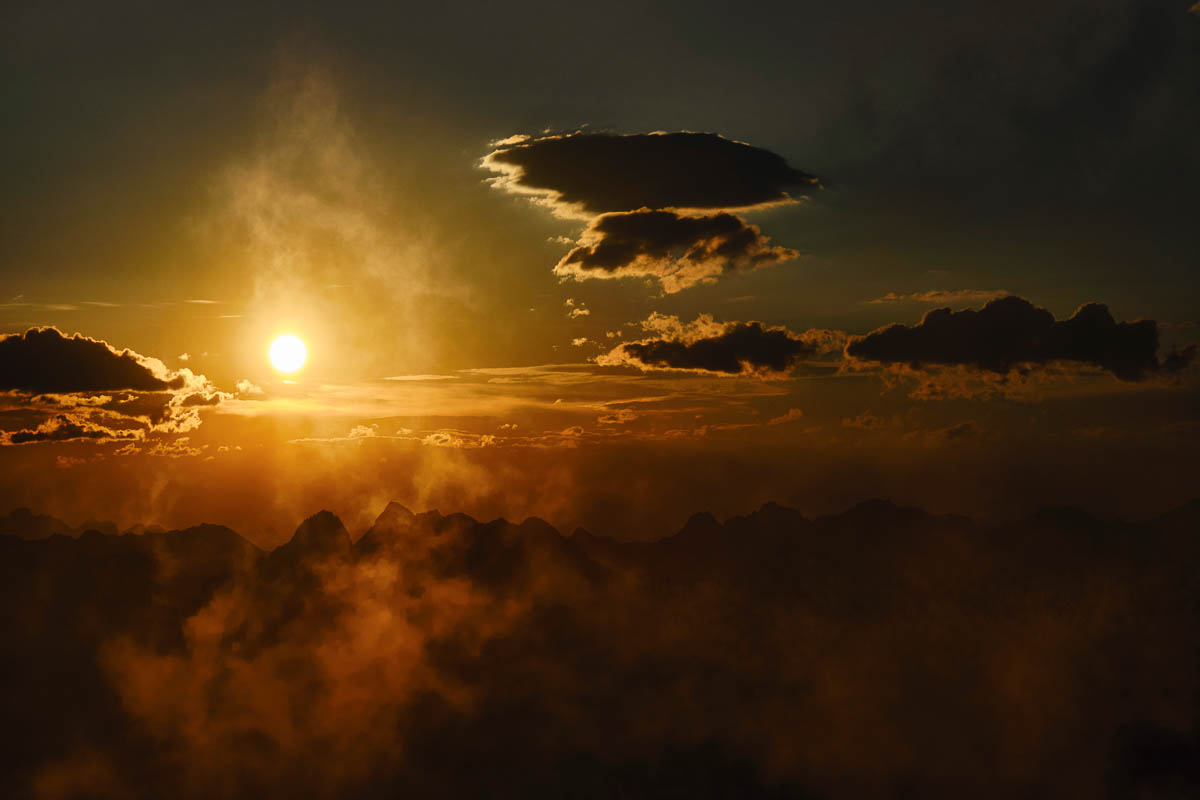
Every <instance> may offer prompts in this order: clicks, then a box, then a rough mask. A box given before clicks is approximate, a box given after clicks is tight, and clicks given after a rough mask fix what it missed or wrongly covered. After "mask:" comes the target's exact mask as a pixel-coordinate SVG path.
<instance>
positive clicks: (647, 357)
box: [596, 314, 826, 377]
mask: <svg viewBox="0 0 1200 800" xmlns="http://www.w3.org/2000/svg"><path fill="white" fill-rule="evenodd" d="M643 327H645V328H646V329H647V330H650V331H653V332H655V333H657V334H658V335H657V336H655V337H653V338H648V339H641V340H639V341H634V342H624V343H622V344H619V345H617V346H616V347H614V348H613V349H612V350H610V351H609V352H608V353H605V354H604V355H601V356H600V357H598V358H597V359H596V361H597V363H599V364H603V365H609V366H615V365H628V366H634V367H638V368H639V369H642V370H656V369H665V370H685V371H690V372H709V373H717V374H722V375H755V376H759V377H772V376H778V375H782V374H785V373H787V372H788V371H789V370H791V369H792V368H793V367H794V366H796V364H798V363H799V362H800V361H802V360H804V359H805V358H808V357H809V356H812V355H813V354H815V353H817V352H818V349H819V348H818V345H817V344H816V343H814V341H813V340H812V339H811V338H810V337H809V336H808V334H807V333H802V334H796V333H792V332H791V331H789V330H787V329H786V328H782V327H769V326H765V325H763V323H761V322H753V321H751V322H716V321H714V320H713V318H712V317H711V316H708V315H701V316H699V317H697V318H696V319H695V320H694V321H693V322H691V323H686V324H685V323H681V322H680V321H679V318H678V317H670V316H665V315H662V314H652V315H651V316H650V318H649V319H648V320H647V321H646V322H645V323H643ZM817 333H819V334H824V333H826V332H825V331H818V332H817Z"/></svg>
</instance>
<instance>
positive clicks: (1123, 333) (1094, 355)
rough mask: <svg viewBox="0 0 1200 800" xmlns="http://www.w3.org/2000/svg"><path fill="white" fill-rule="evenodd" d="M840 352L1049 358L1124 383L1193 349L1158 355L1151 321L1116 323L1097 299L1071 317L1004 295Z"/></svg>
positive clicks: (938, 360) (947, 360)
mask: <svg viewBox="0 0 1200 800" xmlns="http://www.w3.org/2000/svg"><path fill="white" fill-rule="evenodd" d="M846 354H847V355H848V356H850V357H852V358H855V359H859V360H862V361H875V362H880V363H884V364H908V365H911V366H913V367H918V368H919V367H921V366H923V365H927V364H930V365H963V366H969V367H974V368H977V369H981V370H986V371H989V372H995V373H1007V372H1009V371H1010V370H1013V369H1015V368H1019V367H1022V366H1027V365H1033V366H1037V365H1045V364H1049V363H1051V362H1055V361H1065V362H1074V363H1078V364H1087V365H1090V366H1094V367H1099V368H1100V369H1103V370H1106V371H1108V372H1110V373H1112V374H1113V375H1114V376H1116V377H1117V378H1119V379H1120V380H1123V381H1139V380H1143V379H1145V378H1147V377H1149V376H1151V375H1154V374H1161V373H1170V372H1177V371H1178V370H1180V369H1182V368H1184V367H1186V366H1187V365H1188V364H1190V363H1191V362H1192V360H1193V359H1194V356H1195V347H1194V346H1192V347H1189V348H1187V349H1185V350H1181V351H1178V352H1174V353H1172V354H1170V355H1169V356H1167V358H1166V359H1164V360H1163V361H1161V362H1160V361H1159V359H1158V326H1157V324H1156V323H1155V322H1154V321H1153V320H1138V321H1136V322H1117V321H1116V320H1114V319H1113V316H1112V314H1111V313H1109V310H1108V307H1107V306H1106V305H1103V304H1101V303H1089V304H1087V305H1085V306H1082V307H1080V308H1079V310H1077V311H1076V312H1075V313H1074V314H1073V315H1071V317H1070V318H1069V319H1065V320H1055V319H1054V315H1053V314H1051V313H1050V312H1049V311H1047V310H1046V309H1044V308H1039V307H1037V306H1035V305H1033V304H1032V303H1030V302H1029V301H1028V300H1025V299H1023V298H1020V297H1015V296H1009V297H1004V298H1000V299H997V300H992V301H991V302H989V303H987V304H986V305H984V306H983V307H982V308H980V309H965V310H962V311H951V310H950V309H949V308H938V309H934V310H932V311H929V312H928V313H926V314H925V316H924V317H923V318H922V319H921V321H920V322H919V323H918V324H916V325H913V326H911V327H910V326H907V325H902V324H894V325H889V326H887V327H885V328H880V329H879V330H876V331H874V332H872V333H869V334H867V335H866V336H861V337H854V338H852V339H851V340H850V341H849V343H848V344H847V345H846Z"/></svg>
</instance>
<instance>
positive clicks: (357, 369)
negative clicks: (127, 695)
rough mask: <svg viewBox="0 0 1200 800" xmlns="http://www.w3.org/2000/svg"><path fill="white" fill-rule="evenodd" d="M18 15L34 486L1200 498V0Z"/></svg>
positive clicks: (19, 462) (671, 511) (623, 496)
mask: <svg viewBox="0 0 1200 800" xmlns="http://www.w3.org/2000/svg"><path fill="white" fill-rule="evenodd" d="M3 14H4V24H3V25H2V26H0V28H2V30H3V34H2V35H3V37H4V52H5V58H4V66H3V71H2V73H0V80H2V85H3V90H4V98H5V102H6V107H7V113H6V117H7V119H8V120H9V124H7V125H5V126H4V127H3V130H0V137H2V139H0V142H2V152H3V156H2V158H3V159H4V163H3V173H4V175H5V180H4V181H3V182H2V185H0V192H2V194H3V208H4V213H3V214H2V215H0V334H3V335H5V337H6V338H5V339H3V340H0V392H3V395H2V396H0V403H2V404H3V405H2V407H0V430H2V431H3V433H2V436H0V465H2V466H3V475H4V477H3V478H0V507H7V508H11V507H17V506H29V507H31V508H34V509H36V510H38V511H41V512H45V513H52V514H55V515H56V516H59V517H61V518H63V519H68V520H69V521H71V522H72V524H75V523H77V522H79V521H82V520H83V519H85V518H86V517H89V516H95V517H100V518H105V519H113V520H116V521H118V522H119V523H120V524H122V525H129V524H133V523H136V522H145V523H161V524H164V525H167V526H186V525H192V524H197V523H200V522H213V523H220V524H228V525H231V526H233V527H235V528H236V529H237V530H239V531H241V532H243V534H244V535H246V536H247V537H248V538H250V539H251V540H252V541H254V542H255V543H256V544H259V545H260V546H274V545H276V544H279V543H280V542H282V541H285V540H286V539H287V538H288V537H289V536H290V535H291V531H292V529H293V528H294V526H295V523H296V520H297V519H298V518H299V517H301V516H303V515H307V514H309V513H312V512H315V511H316V510H318V509H321V508H331V509H332V510H334V511H336V512H338V513H339V514H340V515H342V518H343V519H344V520H345V521H346V524H347V526H348V527H349V528H350V529H351V530H354V531H361V530H363V529H365V528H366V527H367V526H368V525H369V524H370V522H371V520H373V519H374V517H375V515H376V514H378V513H379V510H380V509H382V508H383V507H384V506H385V505H386V503H387V502H388V501H390V500H399V501H401V502H403V503H405V504H406V505H408V506H410V507H412V508H416V509H425V508H441V509H442V510H443V511H446V512H448V511H459V510H461V511H465V512H467V513H471V514H474V515H476V516H478V517H480V518H491V517H495V516H501V515H504V516H508V517H509V518H512V519H523V518H525V517H526V516H529V515H534V514H536V515H539V516H543V517H545V518H547V519H549V520H550V521H551V522H553V523H554V524H555V525H557V526H559V527H560V528H562V529H564V530H570V529H572V528H574V527H575V526H580V525H581V526H584V527H586V528H588V529H589V530H596V531H599V532H603V533H605V534H607V535H611V536H614V537H616V538H623V539H638V538H645V537H647V536H649V535H650V532H651V531H655V530H660V529H661V527H662V526H663V525H669V524H678V523H680V522H682V521H683V520H685V519H687V517H688V516H689V515H690V514H691V513H692V512H694V511H697V510H711V511H713V512H714V513H718V514H719V515H725V516H728V515H730V514H734V513H742V512H745V511H747V510H750V509H753V508H756V507H758V506H759V505H761V504H762V503H763V502H766V501H768V500H776V501H779V502H784V503H787V504H790V505H792V506H794V507H797V508H800V509H802V510H804V511H805V512H809V513H823V512H826V511H833V510H840V509H843V508H845V507H847V506H848V505H851V504H853V503H855V502H858V501H860V500H863V499H866V498H870V497H889V498H893V499H895V500H897V501H901V502H912V503H917V504H921V505H923V506H925V507H927V508H931V509H934V510H938V511H945V512H954V513H964V514H971V515H974V516H977V517H981V518H995V519H1012V518H1015V517H1017V516H1020V515H1022V514H1026V513H1029V512H1030V511H1032V510H1034V509H1037V508H1039V507H1042V506H1047V505H1055V506H1061V505H1075V506H1081V507H1085V508H1088V509H1090V510H1093V511H1096V512H1099V513H1104V514H1118V515H1122V516H1126V517H1130V518H1145V517H1148V516H1151V515H1155V514H1158V513H1161V512H1163V511H1165V510H1167V509H1170V508H1172V507H1175V506H1178V505H1181V504H1182V503H1184V502H1186V501H1187V500H1189V499H1191V498H1192V497H1194V496H1195V495H1196V484H1195V475H1196V474H1197V468H1200V459H1198V458H1197V456H1196V452H1197V450H1198V448H1197V447H1196V445H1197V437H1198V436H1200V384H1198V383H1197V372H1196V369H1197V368H1196V366H1195V364H1194V352H1195V351H1194V346H1195V345H1196V343H1197V342H1198V341H1200V328H1198V327H1197V326H1198V324H1200V292H1198V289H1200V280H1198V279H1197V277H1196V275H1197V269H1196V268H1197V266H1200V264H1198V263H1197V255H1196V253H1197V249H1196V246H1195V232H1194V225H1195V219H1196V216H1197V210H1198V208H1197V203H1196V201H1195V197H1194V195H1195V192H1194V189H1193V187H1194V186H1196V185H1197V179H1198V178H1200V156H1198V155H1197V151H1196V147H1195V141H1194V139H1195V137H1194V133H1193V132H1194V131H1195V130H1196V129H1197V126H1198V125H1200V13H1198V12H1196V11H1195V10H1194V9H1192V10H1189V6H1188V3H1186V2H1182V3H1181V2H1174V0H1172V2H1159V1H1158V0H1147V2H1129V1H1128V0H1098V1H1097V0H1090V1H1089V2H1053V3H1045V2H1039V3H1026V2H1016V3H1005V4H993V3H976V2H954V3H949V2H944V3H943V2H937V3H922V4H920V5H919V6H918V5H909V4H894V3H879V2H869V3H867V4H865V5H863V4H858V5H854V6H839V5H837V4H828V3H811V2H790V3H780V4H773V3H761V4H751V5H746V4H732V3H729V4H724V3H679V4H669V3H628V4H622V3H609V4H606V5H604V6H587V5H580V4H562V3H545V4H524V5H522V6H521V7H520V8H519V9H518V8H515V7H513V6H511V5H503V4H500V5H497V4H482V3H481V4H422V5H419V6H410V5H407V4H387V5H384V4H380V5H379V6H372V5H369V4H359V3H347V4H317V3H288V4H281V3H280V4H271V3H262V4H255V5H254V6H253V7H249V8H248V7H246V4H242V3H236V4H235V3H221V2H214V3H209V4H205V5H204V7H203V8H200V7H195V6H183V5H177V4H168V3H122V2H117V3H106V4H103V5H102V6H101V5H96V4H82V3H57V4H46V3H37V4H11V5H9V6H7V7H6V10H5V11H4V12H3ZM889 326H903V327H889ZM47 329H52V330H47ZM282 334H291V335H295V336H297V337H299V338H300V339H302V340H303V341H304V343H305V345H306V347H307V351H308V360H307V362H306V363H305V365H304V367H303V368H302V369H301V370H300V371H298V372H296V373H292V374H284V373H281V372H279V371H278V370H276V369H274V368H273V367H272V364H271V363H270V361H269V360H268V358H267V352H268V348H269V347H270V344H271V342H272V341H273V340H274V339H275V338H276V337H277V336H279V335H282Z"/></svg>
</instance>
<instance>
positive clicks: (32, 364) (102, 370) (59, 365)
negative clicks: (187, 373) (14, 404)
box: [0, 328, 185, 394]
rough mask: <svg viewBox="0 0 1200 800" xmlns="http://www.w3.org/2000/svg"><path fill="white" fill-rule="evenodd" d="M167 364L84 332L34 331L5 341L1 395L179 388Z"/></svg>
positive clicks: (1, 343)
mask: <svg viewBox="0 0 1200 800" xmlns="http://www.w3.org/2000/svg"><path fill="white" fill-rule="evenodd" d="M184 382H185V379H184V378H183V377H182V376H180V375H174V376H172V375H170V374H169V373H168V372H167V370H166V368H165V367H164V366H163V365H162V363H161V362H158V361H157V360H155V359H148V358H146V357H144V356H141V355H138V354H137V353H135V352H133V351H132V350H117V349H116V348H114V347H112V346H111V345H109V344H108V343H106V342H102V341H100V340H98V339H92V338H90V337H87V336H84V335H82V334H79V333H77V334H75V335H73V336H67V335H65V334H64V333H63V332H62V331H60V330H58V329H57V328H30V329H29V330H27V331H25V332H24V333H14V334H11V335H9V336H4V337H0V391H19V392H30V393H34V394H45V393H51V392H54V393H69V392H102V391H112V390H118V389H128V390H131V391H144V392H148V391H163V390H167V389H178V388H181V387H182V386H183V384H184Z"/></svg>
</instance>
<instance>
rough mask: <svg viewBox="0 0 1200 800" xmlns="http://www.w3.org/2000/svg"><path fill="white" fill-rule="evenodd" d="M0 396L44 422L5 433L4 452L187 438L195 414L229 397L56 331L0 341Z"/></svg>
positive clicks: (191, 378) (203, 381) (186, 375)
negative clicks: (37, 445) (18, 447)
mask: <svg viewBox="0 0 1200 800" xmlns="http://www.w3.org/2000/svg"><path fill="white" fill-rule="evenodd" d="M0 391H4V392H7V393H8V397H9V400H10V402H11V403H13V404H14V406H15V407H16V408H19V409H21V410H22V411H27V412H31V413H32V414H34V415H38V416H41V417H42V419H41V420H40V422H39V423H38V424H37V425H36V427H31V428H22V429H19V430H13V431H7V432H3V434H2V436H0V442H2V443H3V444H6V445H11V444H29V443H33V442H60V441H73V440H83V439H87V440H93V441H97V442H111V441H127V440H130V439H141V438H143V437H144V436H146V435H147V434H150V433H156V434H178V433H185V432H187V431H190V430H194V429H195V428H197V427H199V425H200V421H201V420H200V410H201V409H203V408H212V407H214V406H217V405H220V404H221V403H222V402H223V401H225V400H228V399H230V398H231V397H232V395H230V394H227V393H225V392H220V391H218V390H217V388H216V387H215V386H213V385H212V383H211V382H209V380H208V379H207V378H206V377H205V376H203V375H197V374H195V373H193V372H192V371H191V370H189V369H186V368H184V369H179V370H169V369H167V367H166V365H164V364H163V363H162V362H161V361H159V360H158V359H156V358H151V357H149V356H144V355H140V354H138V353H135V352H134V351H132V350H117V349H116V348H114V347H112V346H111V345H109V344H108V343H106V342H103V341H100V340H98V339H92V338H90V337H87V336H83V335H82V334H78V333H77V334H74V335H73V336H67V335H65V334H64V333H63V332H62V331H59V330H58V329H56V328H31V329H29V330H27V331H25V332H24V333H20V334H13V335H10V336H5V337H2V338H0Z"/></svg>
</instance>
